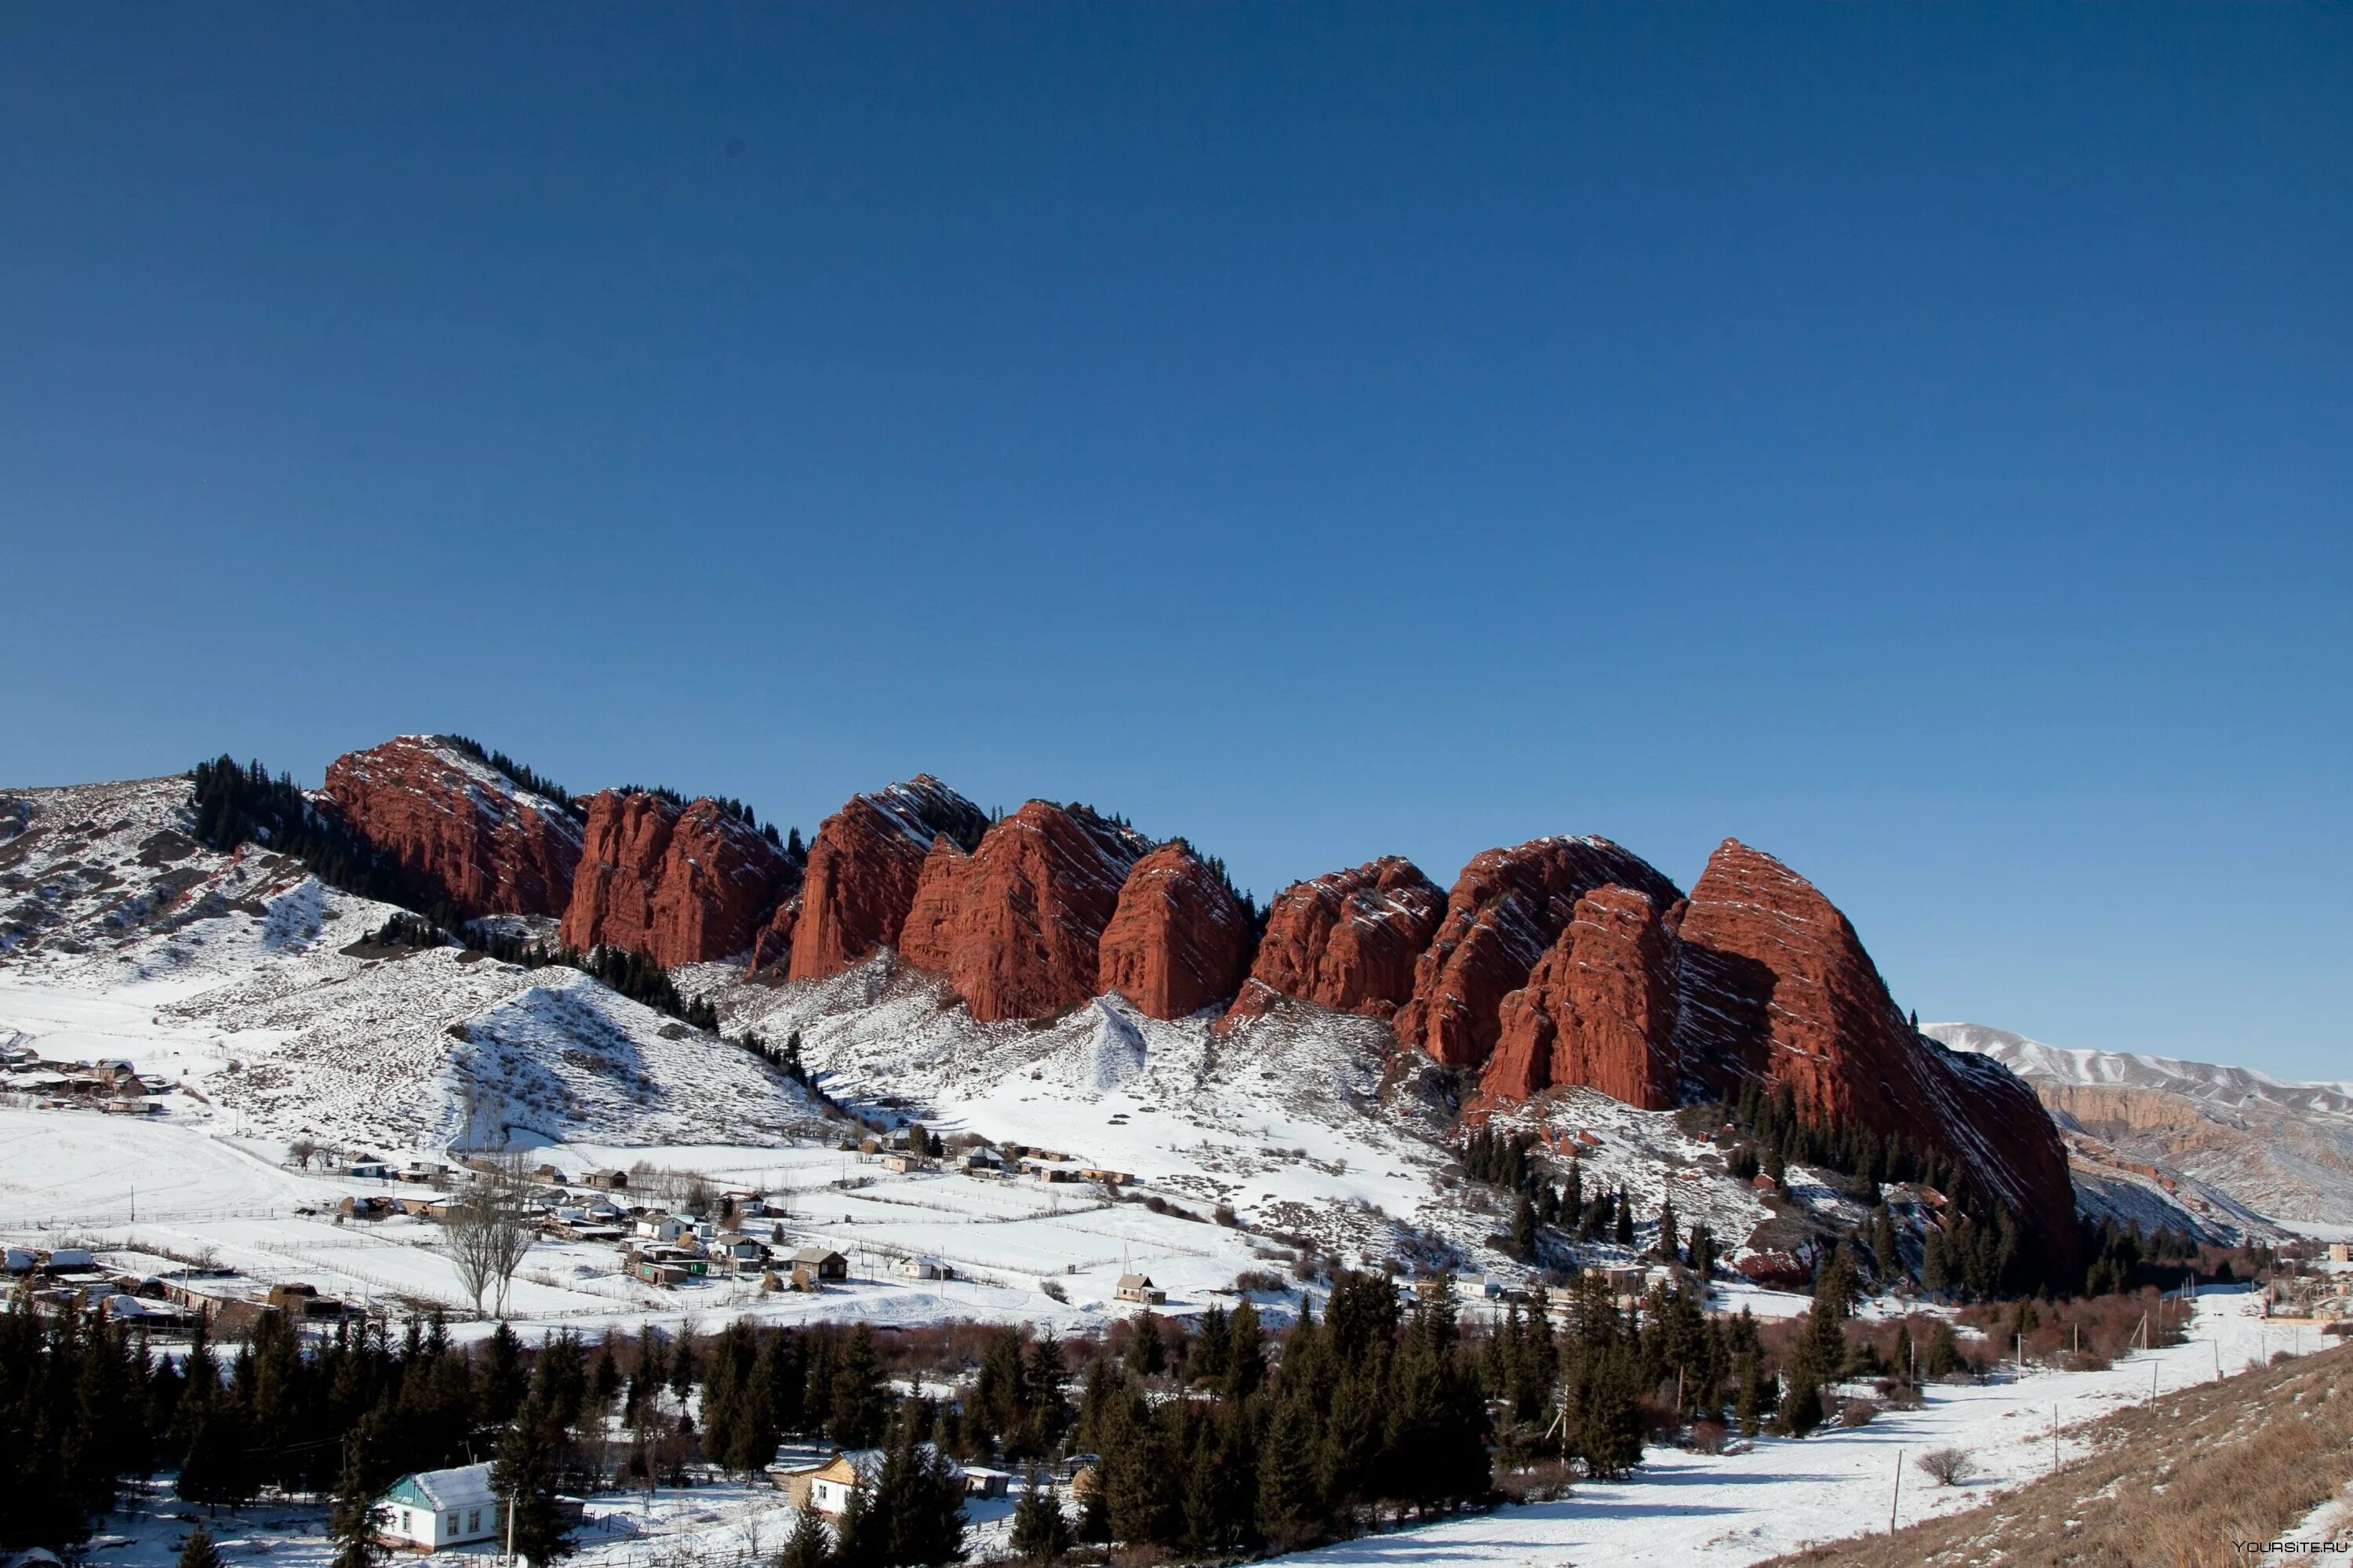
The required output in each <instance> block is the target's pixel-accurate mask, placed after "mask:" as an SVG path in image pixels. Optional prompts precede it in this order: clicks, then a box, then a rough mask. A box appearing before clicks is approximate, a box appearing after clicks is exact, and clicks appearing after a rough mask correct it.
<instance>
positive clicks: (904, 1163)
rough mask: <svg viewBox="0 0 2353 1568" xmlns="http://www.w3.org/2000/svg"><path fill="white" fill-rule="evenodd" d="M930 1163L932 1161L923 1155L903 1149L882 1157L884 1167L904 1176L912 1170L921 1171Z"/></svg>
mask: <svg viewBox="0 0 2353 1568" xmlns="http://www.w3.org/2000/svg"><path fill="white" fill-rule="evenodd" d="M930 1163H931V1161H930V1160H925V1159H924V1158H923V1156H922V1155H920V1154H910V1153H908V1152H906V1151H905V1150H900V1151H898V1152H895V1153H892V1154H886V1155H884V1156H883V1157H882V1169H883V1170H885V1171H891V1172H892V1173H894V1174H896V1175H900V1176H904V1175H906V1174H908V1173H909V1172H910V1171H921V1170H923V1168H924V1167H925V1166H927V1165H929V1164H930Z"/></svg>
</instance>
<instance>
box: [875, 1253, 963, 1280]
mask: <svg viewBox="0 0 2353 1568" xmlns="http://www.w3.org/2000/svg"><path fill="white" fill-rule="evenodd" d="M891 1272H892V1273H893V1274H895V1275H897V1276H898V1277H900V1278H902V1279H954V1278H955V1269H953V1268H950V1267H949V1266H947V1265H946V1264H944V1263H942V1262H941V1261H940V1260H939V1259H938V1258H935V1257H902V1258H901V1259H900V1260H899V1262H898V1265H897V1266H895V1267H893V1268H892V1271H891Z"/></svg>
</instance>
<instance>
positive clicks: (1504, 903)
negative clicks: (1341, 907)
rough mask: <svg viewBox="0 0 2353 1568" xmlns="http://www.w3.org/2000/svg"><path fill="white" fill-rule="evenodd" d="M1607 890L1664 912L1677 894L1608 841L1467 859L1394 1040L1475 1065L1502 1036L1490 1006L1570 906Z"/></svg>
mask: <svg viewBox="0 0 2353 1568" xmlns="http://www.w3.org/2000/svg"><path fill="white" fill-rule="evenodd" d="M1611 884H1615V885H1619V886H1621V887H1629V888H1632V889H1633V890H1635V891H1636V892H1638V893H1643V894H1647V895H1649V896H1650V897H1651V901H1652V902H1653V903H1654V904H1656V905H1657V906H1659V907H1661V908H1664V907H1665V906H1667V905H1669V904H1671V903H1672V902H1673V901H1674V900H1675V899H1677V898H1679V897H1681V896H1682V895H1681V894H1680V893H1679V892H1677V891H1676V888H1675V885H1674V884H1672V883H1671V882H1669V881H1668V880H1667V879H1666V878H1665V877H1663V876H1662V875H1660V874H1658V872H1657V871H1655V870H1653V869H1652V868H1651V865H1650V864H1649V863H1647V862H1645V861H1644V860H1643V859H1642V858H1641V856H1639V855H1637V854H1634V853H1631V852H1630V851H1627V850H1623V849H1620V848H1619V847H1618V846H1617V845H1616V844H1613V843H1611V842H1609V840H1608V839H1600V838H1548V839H1536V840H1534V841H1532V842H1528V843H1524V844H1520V845H1517V846H1515V847H1513V848H1510V849H1492V850H1488V851H1486V852H1485V853H1482V854H1480V855H1477V856H1475V857H1474V858H1473V859H1472V862H1471V863H1470V864H1469V865H1466V866H1464V867H1463V868H1462V874H1461V876H1459V877H1457V878H1455V881H1454V888H1453V891H1452V892H1451V893H1449V894H1448V895H1447V896H1446V913H1445V915H1444V916H1441V917H1440V921H1439V925H1438V932H1437V936H1436V937H1435V938H1434V939H1433V940H1432V941H1431V943H1430V947H1429V948H1428V950H1427V951H1425V952H1424V953H1423V954H1422V955H1421V957H1420V958H1419V959H1418V960H1416V962H1415V964H1414V975H1413V995H1412V998H1411V999H1410V1000H1409V1001H1407V1003H1406V1004H1405V1007H1404V1008H1403V1009H1402V1010H1401V1011H1400V1012H1398V1018H1397V1032H1398V1039H1400V1040H1402V1041H1404V1042H1405V1043H1406V1044H1409V1045H1419V1046H1420V1047H1421V1048H1422V1049H1423V1050H1424V1051H1426V1052H1428V1053H1429V1054H1430V1055H1431V1056H1432V1057H1434V1058H1435V1059H1436V1060H1438V1061H1439V1062H1440V1063H1441V1064H1443V1065H1446V1066H1449V1067H1475V1066H1477V1065H1480V1064H1481V1063H1482V1062H1484V1061H1485V1060H1486V1059H1487V1054H1488V1053H1489V1052H1490V1051H1492V1050H1493V1049H1494V1045H1495V1041H1496V1038H1497V1036H1498V1035H1499V1034H1500V1033H1501V1023H1500V1019H1499V1015H1498V1009H1499V1008H1500V1007H1501V1005H1502V1003H1503V1000H1504V996H1505V995H1507V994H1508V993H1510V992H1511V991H1516V990H1518V989H1519V988H1520V987H1521V986H1522V985H1523V984H1525V983H1526V980H1527V978H1528V971H1529V970H1530V969H1534V968H1535V962H1536V960H1537V959H1540V958H1542V957H1543V956H1544V953H1545V949H1546V948H1549V947H1551V946H1552V945H1553V943H1554V941H1556V939H1557V938H1559V936H1560V933H1561V929H1562V927H1566V926H1567V924H1568V921H1569V916H1570V915H1571V914H1572V913H1573V912H1574V911H1575V909H1576V907H1577V900H1578V899H1579V898H1581V897H1583V896H1584V895H1586V894H1587V893H1589V892H1591V891H1592V890H1593V889H1594V888H1597V887H1602V886H1606V885H1611Z"/></svg>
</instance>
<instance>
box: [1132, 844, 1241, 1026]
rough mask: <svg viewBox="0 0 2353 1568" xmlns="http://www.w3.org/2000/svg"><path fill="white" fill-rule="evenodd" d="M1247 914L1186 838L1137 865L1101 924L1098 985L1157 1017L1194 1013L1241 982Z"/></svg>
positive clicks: (1231, 891) (1214, 868) (1155, 852)
mask: <svg viewBox="0 0 2353 1568" xmlns="http://www.w3.org/2000/svg"><path fill="white" fill-rule="evenodd" d="M1252 940H1253V934H1252V932H1251V929H1250V915H1249V912H1248V911H1246V910H1245V909H1243V907H1242V905H1241V900H1240V899H1239V898H1236V897H1235V896H1234V894H1233V890H1232V889H1231V888H1229V887H1228V886H1227V885H1226V880H1225V878H1224V877H1223V876H1222V875H1220V874H1219V872H1218V870H1217V868H1216V867H1214V866H1212V865H1210V864H1209V863H1208V862H1206V861H1204V860H1203V859H1202V858H1201V857H1200V856H1198V855H1197V854H1195V853H1193V846H1192V845H1190V844H1188V843H1187V842H1185V841H1184V840H1183V839H1176V840H1175V841H1173V842H1168V843H1165V844H1163V845H1161V846H1160V847H1159V848H1158V849H1156V850H1154V851H1153V852H1152V853H1150V854H1147V855H1145V857H1144V858H1143V859H1142V860H1139V861H1137V862H1136V863H1135V864H1134V867H1133V868H1132V869H1131V870H1130V871H1129V872H1128V874H1127V881H1126V882H1125V884H1124V885H1122V886H1121V888H1120V890H1119V904H1118V906H1117V907H1116V908H1115V909H1114V910H1113V912H1112V917H1111V924H1109V925H1108V926H1106V927H1103V941H1102V944H1101V947H1100V948H1099V951H1098V959H1097V966H1096V967H1097V973H1096V983H1097V984H1098V985H1099V986H1100V987H1101V988H1102V989H1103V990H1104V991H1118V992H1119V993H1120V994H1122V995H1123V996H1124V997H1126V998H1127V1000H1128V1001H1131V1002H1134V1004H1135V1006H1136V1007H1137V1008H1138V1009H1139V1010H1141V1011H1142V1012H1146V1013H1149V1014H1151V1015H1152V1016H1153V1017H1155V1018H1189V1017H1191V1016H1192V1015H1193V1014H1194V1013H1196V1012H1200V1011H1201V1010H1202V1009H1203V1008H1205V1007H1208V1006H1209V1005H1210V1004H1212V1003H1214V1002H1220V1001H1226V1000H1227V999H1228V998H1229V997H1231V996H1232V995H1233V994H1234V991H1235V988H1236V987H1238V986H1240V984H1241V981H1242V975H1243V972H1244V970H1245V969H1247V968H1248V966H1249V964H1250V948H1251V943H1252Z"/></svg>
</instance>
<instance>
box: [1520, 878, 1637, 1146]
mask: <svg viewBox="0 0 2353 1568" xmlns="http://www.w3.org/2000/svg"><path fill="white" fill-rule="evenodd" d="M1674 943H1675V939H1674V937H1673V935H1672V933H1671V932H1669V931H1668V929H1667V927H1666V922H1665V920H1664V919H1663V918H1662V914H1661V911H1660V909H1659V906H1657V905H1656V904H1654V903H1653V902H1652V901H1651V896H1650V895H1648V894H1644V893H1638V892H1636V891H1635V890H1634V889H1632V888H1630V887H1618V886H1609V887H1598V888H1595V889H1594V890H1593V891H1592V892H1590V893H1588V894H1587V895H1585V896H1584V897H1582V898H1580V899H1578V900H1577V906H1576V908H1575V910H1574V912H1573V913H1572V914H1571V916H1570V918H1569V922H1568V925H1567V927H1564V928H1563V929H1562V931H1561V934H1560V938H1559V939H1558V940H1557V941H1556V942H1555V943H1554V944H1553V945H1552V946H1551V947H1550V948H1546V951H1545V955H1544V957H1543V958H1541V959H1537V960H1536V964H1535V968H1534V969H1531V970H1530V971H1529V973H1528V982H1527V984H1525V985H1524V986H1522V987H1521V988H1520V989H1519V990H1517V991H1513V992H1511V993H1510V994H1509V995H1507V996H1505V997H1504V1001H1503V1005H1502V1008H1501V1010H1500V1027H1501V1033H1500V1036H1499V1038H1498V1039H1497V1041H1496V1044H1495V1051H1494V1054H1493V1055H1492V1056H1490V1057H1488V1058H1487V1066H1486V1071H1485V1073H1484V1075H1482V1078H1481V1087H1482V1089H1483V1090H1484V1091H1485V1092H1486V1093H1487V1094H1490V1095H1493V1096H1495V1097H1499V1098H1503V1099H1525V1098H1527V1097H1529V1096H1531V1095H1534V1094H1537V1093H1540V1092H1542V1091H1543V1090H1545V1089H1546V1088H1549V1087H1551V1086H1554V1085H1556V1084H1558V1085H1570V1084H1577V1085H1582V1086H1585V1087H1587V1088H1593V1089H1599V1090H1600V1091H1601V1092H1602V1093H1603V1094H1605V1095H1609V1096H1610V1097H1613V1098H1616V1099H1620V1100H1624V1101H1625V1102H1626V1103H1627V1104H1629V1105H1635V1106H1641V1107H1644V1108H1645V1109H1648V1110H1666V1109H1670V1108H1672V1107H1674V1106H1675V1105H1677V1104H1679V1103H1680V1102H1681V1099H1682V1093H1683V1082H1682V1071H1681V1065H1680V1062H1679V1060H1678V1058H1677V1056H1676V1054H1675V1050H1674V1021H1675V1012H1676V1007H1677V999H1676V995H1675V982H1676V965H1675V952H1674Z"/></svg>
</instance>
